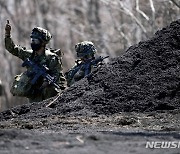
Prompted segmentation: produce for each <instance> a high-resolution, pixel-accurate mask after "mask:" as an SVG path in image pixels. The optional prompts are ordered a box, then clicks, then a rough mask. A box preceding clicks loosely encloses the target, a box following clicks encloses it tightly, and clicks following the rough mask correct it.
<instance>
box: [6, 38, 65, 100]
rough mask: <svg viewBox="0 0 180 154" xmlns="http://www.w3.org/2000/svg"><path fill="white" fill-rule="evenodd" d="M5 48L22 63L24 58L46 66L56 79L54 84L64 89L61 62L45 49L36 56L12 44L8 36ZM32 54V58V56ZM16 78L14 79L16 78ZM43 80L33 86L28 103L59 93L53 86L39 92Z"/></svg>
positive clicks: (28, 69) (30, 51) (34, 53)
mask: <svg viewBox="0 0 180 154" xmlns="http://www.w3.org/2000/svg"><path fill="white" fill-rule="evenodd" d="M5 47H6V49H7V50H8V51H9V52H10V53H11V54H13V55H14V56H17V57H19V58H20V59H22V60H23V61H24V60H25V59H26V58H31V60H32V61H34V62H36V63H38V64H40V65H46V66H47V68H48V69H49V71H48V72H49V74H50V75H51V76H53V77H54V78H55V79H56V83H57V84H59V85H60V87H61V89H62V90H63V89H65V87H66V86H65V84H66V79H65V77H64V75H63V73H62V62H61V59H60V57H59V56H58V55H56V54H55V53H53V52H51V51H50V50H49V49H45V52H44V54H42V55H38V54H36V52H33V50H27V49H26V48H24V47H21V46H19V45H16V44H14V42H13V40H12V38H11V37H10V35H5ZM32 54H33V56H32ZM28 71H31V68H27V72H28ZM17 77H18V76H16V77H15V78H17ZM43 80H44V79H43V78H41V79H39V80H38V81H37V83H36V84H35V85H33V87H32V89H31V92H30V94H29V95H28V96H25V97H28V98H29V101H30V102H39V101H42V100H45V99H48V98H50V97H53V96H55V95H56V94H57V93H58V92H59V91H57V89H56V88H55V87H54V86H53V85H48V86H46V87H44V88H43V89H41V90H39V87H41V85H42V84H43V82H44V81H43Z"/></svg>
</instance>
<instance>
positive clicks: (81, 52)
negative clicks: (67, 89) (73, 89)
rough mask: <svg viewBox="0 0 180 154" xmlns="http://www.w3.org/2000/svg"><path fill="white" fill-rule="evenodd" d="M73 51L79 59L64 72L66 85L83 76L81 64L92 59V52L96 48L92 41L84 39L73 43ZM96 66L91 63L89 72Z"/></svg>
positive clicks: (94, 51) (83, 71)
mask: <svg viewBox="0 0 180 154" xmlns="http://www.w3.org/2000/svg"><path fill="white" fill-rule="evenodd" d="M75 51H76V53H77V57H78V58H79V59H78V60H76V61H75V65H74V66H73V67H72V68H71V69H70V70H69V71H68V72H66V73H65V76H66V80H67V85H68V86H71V85H72V84H74V83H75V82H76V81H79V80H81V79H82V78H84V77H85V69H84V68H83V67H81V66H82V65H83V64H85V63H86V62H88V61H89V60H93V59H94V58H95V57H94V54H95V53H96V48H95V47H94V44H93V43H92V42H90V41H84V42H80V43H78V44H76V45H75ZM96 67H97V66H95V65H91V66H90V72H92V70H93V69H94V68H96ZM76 70H77V71H76ZM74 72H76V73H74Z"/></svg>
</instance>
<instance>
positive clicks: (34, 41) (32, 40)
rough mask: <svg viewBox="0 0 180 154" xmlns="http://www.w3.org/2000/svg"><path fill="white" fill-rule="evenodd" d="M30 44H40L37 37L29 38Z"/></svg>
mask: <svg viewBox="0 0 180 154" xmlns="http://www.w3.org/2000/svg"><path fill="white" fill-rule="evenodd" d="M31 44H41V42H40V40H39V39H37V38H31Z"/></svg>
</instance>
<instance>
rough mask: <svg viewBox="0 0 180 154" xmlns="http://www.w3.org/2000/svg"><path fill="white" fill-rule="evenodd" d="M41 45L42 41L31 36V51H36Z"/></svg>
mask: <svg viewBox="0 0 180 154" xmlns="http://www.w3.org/2000/svg"><path fill="white" fill-rule="evenodd" d="M41 47H42V42H41V40H39V39H37V38H31V48H32V50H33V51H38V50H40V49H41Z"/></svg>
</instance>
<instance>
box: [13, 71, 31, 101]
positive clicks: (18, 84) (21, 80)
mask: <svg viewBox="0 0 180 154" xmlns="http://www.w3.org/2000/svg"><path fill="white" fill-rule="evenodd" d="M30 81H31V79H30V78H29V77H28V76H27V74H26V72H24V73H21V74H20V75H16V76H15V77H14V82H13V85H12V87H11V89H10V92H11V93H12V95H13V96H21V97H30V96H31V95H32V84H31V83H30Z"/></svg>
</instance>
